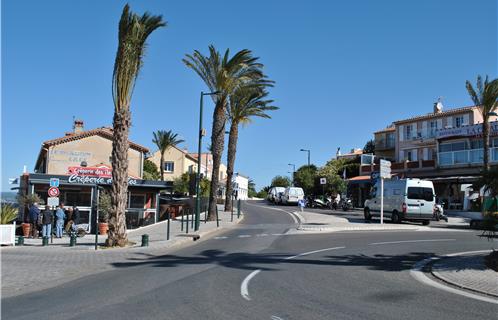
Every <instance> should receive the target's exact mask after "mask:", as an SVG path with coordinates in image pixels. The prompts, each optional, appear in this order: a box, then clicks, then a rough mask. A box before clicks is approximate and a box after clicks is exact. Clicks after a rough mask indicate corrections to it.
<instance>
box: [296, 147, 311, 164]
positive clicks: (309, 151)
mask: <svg viewBox="0 0 498 320" xmlns="http://www.w3.org/2000/svg"><path fill="white" fill-rule="evenodd" d="M299 151H303V152H308V166H309V165H310V164H311V163H310V153H311V150H308V149H301V150H299Z"/></svg>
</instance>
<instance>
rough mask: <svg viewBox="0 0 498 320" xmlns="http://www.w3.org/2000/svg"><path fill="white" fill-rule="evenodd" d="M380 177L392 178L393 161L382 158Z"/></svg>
mask: <svg viewBox="0 0 498 320" xmlns="http://www.w3.org/2000/svg"><path fill="white" fill-rule="evenodd" d="M380 177H381V178H383V179H389V178H391V161H387V160H382V159H381V160H380Z"/></svg>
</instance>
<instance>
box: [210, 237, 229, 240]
mask: <svg viewBox="0 0 498 320" xmlns="http://www.w3.org/2000/svg"><path fill="white" fill-rule="evenodd" d="M213 239H216V240H220V239H228V237H214V238H213Z"/></svg>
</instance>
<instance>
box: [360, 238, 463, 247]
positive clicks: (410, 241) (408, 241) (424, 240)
mask: <svg viewBox="0 0 498 320" xmlns="http://www.w3.org/2000/svg"><path fill="white" fill-rule="evenodd" d="M438 241H456V239H423V240H405V241H388V242H374V243H370V244H369V246H376V245H380V244H396V243H414V242H438Z"/></svg>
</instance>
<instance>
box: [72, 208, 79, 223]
mask: <svg viewBox="0 0 498 320" xmlns="http://www.w3.org/2000/svg"><path fill="white" fill-rule="evenodd" d="M73 223H74V224H79V223H80V210H79V209H78V208H77V207H76V206H73Z"/></svg>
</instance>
